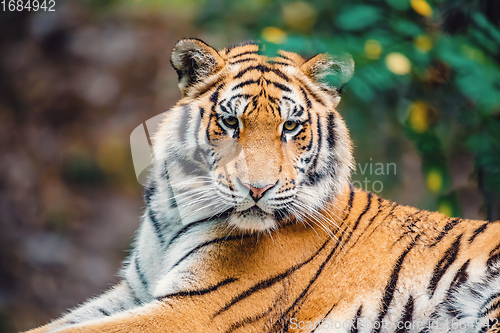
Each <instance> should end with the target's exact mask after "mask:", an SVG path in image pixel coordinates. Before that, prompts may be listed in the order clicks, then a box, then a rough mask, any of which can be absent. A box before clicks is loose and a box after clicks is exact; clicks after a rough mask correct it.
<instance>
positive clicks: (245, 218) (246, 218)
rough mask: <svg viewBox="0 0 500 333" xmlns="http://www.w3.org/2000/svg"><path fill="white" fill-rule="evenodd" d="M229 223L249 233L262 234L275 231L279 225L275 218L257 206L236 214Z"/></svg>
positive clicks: (230, 218) (232, 215)
mask: <svg viewBox="0 0 500 333" xmlns="http://www.w3.org/2000/svg"><path fill="white" fill-rule="evenodd" d="M228 223H229V225H230V226H231V227H236V228H238V229H240V230H243V231H247V232H262V231H267V230H272V229H275V228H276V227H277V226H278V225H277V222H276V220H275V219H274V217H273V216H272V215H270V214H268V213H266V212H264V211H263V210H262V209H260V208H259V207H257V206H253V207H251V208H248V209H246V210H244V211H241V212H234V213H233V214H231V216H230V217H229V220H228Z"/></svg>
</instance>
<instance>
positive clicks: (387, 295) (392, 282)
mask: <svg viewBox="0 0 500 333" xmlns="http://www.w3.org/2000/svg"><path fill="white" fill-rule="evenodd" d="M417 239H418V236H417V238H416V239H415V241H413V242H412V243H411V244H410V245H409V246H408V247H407V248H406V250H405V251H404V252H403V253H401V255H400V256H399V258H398V260H396V264H395V265H394V267H393V269H392V273H391V276H390V277H389V280H388V281H387V284H386V286H385V289H384V296H383V297H382V309H381V310H380V313H379V315H378V318H377V322H378V323H379V324H381V323H382V320H383V319H384V317H385V315H386V314H387V311H388V310H389V306H390V305H391V302H392V299H393V298H394V291H395V290H396V285H397V283H398V279H399V273H400V272H401V268H402V266H403V262H404V260H405V257H406V256H407V255H408V253H409V252H410V251H411V249H412V248H413V247H414V246H415V244H416V241H417ZM381 330H382V325H379V326H377V327H376V328H375V330H374V332H380V331H381Z"/></svg>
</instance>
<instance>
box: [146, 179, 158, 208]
mask: <svg viewBox="0 0 500 333" xmlns="http://www.w3.org/2000/svg"><path fill="white" fill-rule="evenodd" d="M155 193H156V184H155V182H151V184H149V186H148V187H146V189H145V190H144V203H145V204H146V206H149V204H150V202H151V197H152V196H153V195H154V194H155Z"/></svg>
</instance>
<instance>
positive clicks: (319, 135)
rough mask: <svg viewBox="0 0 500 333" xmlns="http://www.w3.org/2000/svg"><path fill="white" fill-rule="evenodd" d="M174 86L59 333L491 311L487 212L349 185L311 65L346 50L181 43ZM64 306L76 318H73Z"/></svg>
mask: <svg viewBox="0 0 500 333" xmlns="http://www.w3.org/2000/svg"><path fill="white" fill-rule="evenodd" d="M172 64H173V66H174V68H175V69H176V70H177V72H178V75H179V86H180V88H181V91H182V93H183V98H182V99H181V100H180V101H179V103H178V104H177V105H176V106H175V107H174V108H173V109H172V110H170V111H169V112H167V114H166V116H165V120H164V123H163V124H162V126H161V128H160V130H159V132H158V134H157V135H156V136H155V145H154V148H155V164H154V167H153V171H152V176H151V179H150V182H149V185H148V187H147V190H146V196H145V197H146V198H145V200H146V211H145V214H144V217H143V224H142V225H141V229H140V230H139V233H138V236H137V241H136V244H135V247H134V251H133V252H132V254H131V257H130V258H129V260H128V262H127V263H126V264H125V265H124V269H123V273H122V276H123V282H122V283H121V284H120V286H118V287H117V288H116V289H114V291H111V292H110V293H107V294H105V295H103V296H102V297H101V298H99V299H97V300H94V301H91V302H89V303H87V304H86V305H83V306H82V307H81V308H78V309H76V310H75V311H73V314H72V313H70V314H69V315H67V316H65V317H63V318H62V319H61V320H60V321H59V322H55V323H54V324H52V326H47V327H45V328H43V327H42V328H41V329H40V331H47V330H51V329H52V328H54V329H55V328H63V329H64V328H66V329H67V330H68V331H71V332H74V331H101V332H102V331H104V332H116V331H129V332H133V331H137V332H140V331H179V332H184V331H200V332H209V331H214V332H215V331H217V332H238V331H241V332H265V331H269V332H286V331H297V332H312V331H315V332H320V331H328V332H442V331H448V330H451V331H453V332H484V331H486V330H487V329H488V328H491V327H493V326H494V324H496V322H497V321H498V318H499V317H500V223H498V222H485V221H471V220H462V219H451V218H447V217H445V216H444V215H442V214H439V213H431V212H427V211H420V210H418V209H416V208H411V207H406V206H401V205H398V204H396V203H393V202H390V201H387V200H384V199H382V198H380V197H378V196H376V195H374V194H371V193H368V192H364V191H362V190H359V189H354V188H352V186H350V185H349V176H350V171H351V169H352V165H353V159H352V153H351V141H350V139H349V135H348V132H347V129H346V127H345V124H344V122H343V120H342V117H341V116H340V114H339V113H338V112H337V111H336V106H337V104H338V102H339V101H340V95H339V90H340V88H341V87H340V86H336V87H332V86H328V85H327V84H326V83H325V81H323V76H324V75H326V74H328V71H329V70H330V69H331V68H332V67H335V68H336V70H337V75H341V76H342V75H344V76H346V78H347V79H348V78H349V77H350V75H351V74H352V68H351V65H350V64H349V62H347V63H342V62H339V61H334V60H332V59H330V58H328V57H327V56H325V55H320V56H317V57H313V58H312V59H310V60H305V59H303V58H301V57H300V56H298V55H296V54H293V53H287V52H281V53H280V54H279V56H277V57H275V58H272V59H270V58H267V57H265V56H263V55H260V54H259V47H258V46H257V45H254V44H247V45H242V46H237V47H234V48H230V49H225V50H223V51H220V52H217V51H215V50H214V49H212V48H211V47H209V46H208V45H206V44H204V43H203V42H201V41H198V40H182V41H180V42H179V43H178V45H177V46H176V49H174V53H173V55H172ZM75 313H76V314H75Z"/></svg>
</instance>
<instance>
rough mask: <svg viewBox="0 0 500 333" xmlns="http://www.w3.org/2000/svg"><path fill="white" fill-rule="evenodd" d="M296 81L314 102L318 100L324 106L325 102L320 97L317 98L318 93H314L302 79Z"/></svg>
mask: <svg viewBox="0 0 500 333" xmlns="http://www.w3.org/2000/svg"><path fill="white" fill-rule="evenodd" d="M298 81H299V83H300V84H301V85H302V87H303V88H304V90H305V91H306V92H307V94H308V95H309V96H311V97H312V98H313V99H314V100H315V101H316V102H318V103H319V104H321V105H322V106H325V103H324V102H323V100H322V99H321V98H319V97H318V95H316V93H315V92H314V91H312V90H311V89H310V88H309V86H308V85H307V84H306V83H305V82H303V81H302V80H298Z"/></svg>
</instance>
